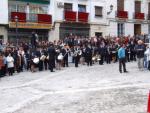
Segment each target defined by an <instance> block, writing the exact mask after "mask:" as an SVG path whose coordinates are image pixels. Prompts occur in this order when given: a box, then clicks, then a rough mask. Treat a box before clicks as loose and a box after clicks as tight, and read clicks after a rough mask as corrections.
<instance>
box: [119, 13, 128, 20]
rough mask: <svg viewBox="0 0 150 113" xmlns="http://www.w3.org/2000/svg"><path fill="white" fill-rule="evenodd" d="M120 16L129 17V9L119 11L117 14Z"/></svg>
mask: <svg viewBox="0 0 150 113" xmlns="http://www.w3.org/2000/svg"><path fill="white" fill-rule="evenodd" d="M116 16H117V17H118V18H122V19H128V12H127V11H117V15H116Z"/></svg>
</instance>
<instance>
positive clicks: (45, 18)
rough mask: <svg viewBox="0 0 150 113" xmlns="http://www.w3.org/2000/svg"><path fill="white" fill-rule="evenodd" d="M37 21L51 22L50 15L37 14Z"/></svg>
mask: <svg viewBox="0 0 150 113" xmlns="http://www.w3.org/2000/svg"><path fill="white" fill-rule="evenodd" d="M37 18H38V23H43V24H52V16H51V15H47V14H37Z"/></svg>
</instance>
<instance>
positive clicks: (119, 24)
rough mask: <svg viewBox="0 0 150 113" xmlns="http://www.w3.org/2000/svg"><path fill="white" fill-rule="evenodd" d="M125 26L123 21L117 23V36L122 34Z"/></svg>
mask: <svg viewBox="0 0 150 113" xmlns="http://www.w3.org/2000/svg"><path fill="white" fill-rule="evenodd" d="M124 34H125V28H124V23H118V36H124Z"/></svg>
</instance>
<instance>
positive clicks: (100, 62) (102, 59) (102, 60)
mask: <svg viewBox="0 0 150 113" xmlns="http://www.w3.org/2000/svg"><path fill="white" fill-rule="evenodd" d="M103 63H104V56H103V55H101V60H100V61H99V65H103Z"/></svg>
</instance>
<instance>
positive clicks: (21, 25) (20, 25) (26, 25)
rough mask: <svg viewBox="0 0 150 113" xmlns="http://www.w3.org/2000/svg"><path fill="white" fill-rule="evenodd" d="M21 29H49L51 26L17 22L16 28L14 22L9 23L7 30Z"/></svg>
mask: <svg viewBox="0 0 150 113" xmlns="http://www.w3.org/2000/svg"><path fill="white" fill-rule="evenodd" d="M16 27H17V28H23V29H51V27H52V26H51V24H43V23H32V22H27V23H24V22H18V23H17V26H16V22H9V28H16Z"/></svg>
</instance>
